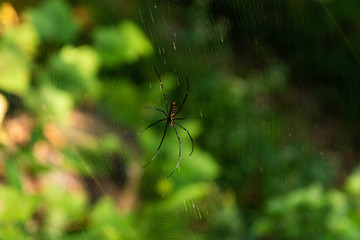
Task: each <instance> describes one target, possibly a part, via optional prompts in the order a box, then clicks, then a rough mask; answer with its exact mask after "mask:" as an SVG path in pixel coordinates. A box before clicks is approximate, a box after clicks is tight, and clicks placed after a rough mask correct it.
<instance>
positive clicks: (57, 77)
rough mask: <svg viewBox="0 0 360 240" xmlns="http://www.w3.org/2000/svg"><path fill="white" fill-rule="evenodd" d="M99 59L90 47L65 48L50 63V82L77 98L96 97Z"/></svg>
mask: <svg viewBox="0 0 360 240" xmlns="http://www.w3.org/2000/svg"><path fill="white" fill-rule="evenodd" d="M98 70H99V59H98V56H97V54H96V52H95V51H94V50H93V49H92V48H91V47H90V46H81V47H73V46H65V47H63V48H62V49H61V50H60V52H59V54H57V55H55V56H53V57H52V58H51V59H50V60H49V63H48V67H47V72H46V73H45V74H46V75H47V78H48V80H50V81H51V83H52V84H53V85H54V86H56V87H58V88H59V89H62V90H65V91H67V92H70V93H72V95H73V96H74V97H75V98H77V99H80V98H84V97H91V96H95V95H96V93H98V90H99V87H100V85H99V83H98V81H97V78H96V76H97V73H98Z"/></svg>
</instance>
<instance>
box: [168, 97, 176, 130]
mask: <svg viewBox="0 0 360 240" xmlns="http://www.w3.org/2000/svg"><path fill="white" fill-rule="evenodd" d="M175 107H176V102H175V101H172V103H171V107H170V111H169V112H170V114H169V117H168V118H167V124H168V125H169V126H171V127H173V126H174V116H175Z"/></svg>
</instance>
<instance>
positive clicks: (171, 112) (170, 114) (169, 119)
mask: <svg viewBox="0 0 360 240" xmlns="http://www.w3.org/2000/svg"><path fill="white" fill-rule="evenodd" d="M154 68H155V71H156V73H157V75H158V77H159V80H160V86H161V90H162V93H163V95H164V100H165V107H166V109H165V111H164V110H162V109H159V108H152V107H145V108H148V109H154V110H157V111H159V112H162V113H163V114H164V115H165V118H162V119H160V120H158V121H156V122H154V123H152V124H150V125H149V126H147V127H146V128H145V129H143V130H141V131H140V132H138V133H137V134H135V135H134V137H135V136H136V135H138V134H140V133H142V132H143V131H145V130H146V129H148V128H150V127H152V126H154V125H155V124H157V123H159V122H162V121H165V120H166V124H165V130H164V134H163V137H162V139H161V142H160V145H159V147H158V149H157V150H156V153H155V155H154V157H153V158H152V159H151V161H150V162H148V163H147V164H146V165H145V166H144V168H145V167H146V166H148V165H149V164H150V163H151V162H152V161H153V160H154V159H155V157H156V155H157V154H158V152H159V150H160V148H161V145H162V143H163V141H164V138H165V135H166V130H167V128H168V127H173V128H174V130H175V133H176V136H177V138H178V141H179V160H178V162H177V164H176V167H175V168H174V170H173V171H172V172H171V173H170V175H169V176H167V177H168V178H169V177H170V176H171V175H173V173H174V172H175V170H176V169H177V168H178V167H179V163H180V160H181V140H180V137H179V134H178V131H177V130H176V127H175V125H177V126H179V127H181V128H182V129H183V130H184V131H186V132H187V134H188V135H189V137H190V140H191V143H192V149H191V153H190V155H189V156H191V154H192V153H193V151H194V141H193V139H192V137H191V135H190V133H189V131H188V130H187V129H186V128H184V127H183V126H181V125H180V124H178V123H177V122H175V120H184V119H185V118H184V117H181V118H175V117H176V115H177V114H178V113H179V112H180V110H181V109H182V107H183V106H184V103H185V101H186V98H187V96H188V93H189V80H188V78H187V77H186V82H187V89H186V94H185V98H184V100H183V102H182V104H181V106H180V107H179V108H178V109H177V111H175V107H176V102H175V101H172V102H171V106H170V108H168V104H167V99H166V95H165V91H164V86H163V83H162V81H161V77H160V74H159V71H158V70H157V68H156V67H154Z"/></svg>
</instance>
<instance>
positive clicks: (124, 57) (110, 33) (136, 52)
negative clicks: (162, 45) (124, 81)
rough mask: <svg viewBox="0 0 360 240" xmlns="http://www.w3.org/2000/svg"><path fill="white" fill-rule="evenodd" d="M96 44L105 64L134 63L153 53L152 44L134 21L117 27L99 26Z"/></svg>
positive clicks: (96, 33) (96, 32)
mask: <svg viewBox="0 0 360 240" xmlns="http://www.w3.org/2000/svg"><path fill="white" fill-rule="evenodd" d="M93 38H94V42H95V43H94V44H95V47H96V50H97V51H98V53H99V55H100V58H101V60H102V62H103V64H104V65H105V66H108V67H112V66H114V65H118V64H123V63H133V62H135V61H137V60H138V59H139V58H140V57H143V56H148V55H150V54H151V53H152V51H153V49H152V45H151V43H150V42H149V40H148V39H147V37H146V36H145V34H144V33H143V32H142V30H141V29H140V28H139V27H138V26H137V25H135V24H134V23H133V22H130V21H124V22H122V23H121V24H120V25H119V26H117V27H105V28H99V29H98V30H97V31H95V33H94V37H93Z"/></svg>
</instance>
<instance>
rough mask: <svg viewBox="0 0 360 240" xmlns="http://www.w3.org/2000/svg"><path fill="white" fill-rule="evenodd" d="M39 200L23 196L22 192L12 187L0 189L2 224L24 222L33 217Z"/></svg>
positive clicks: (0, 217) (0, 218) (0, 216)
mask: <svg viewBox="0 0 360 240" xmlns="http://www.w3.org/2000/svg"><path fill="white" fill-rule="evenodd" d="M37 202H38V200H37V198H36V197H34V196H27V195H23V194H22V193H21V192H20V191H17V190H15V189H14V188H11V187H6V186H2V187H1V188H0V203H1V204H0V206H1V207H0V223H13V222H23V223H25V222H26V221H27V220H28V219H30V218H31V216H33V214H34V212H35V210H36V206H37Z"/></svg>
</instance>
